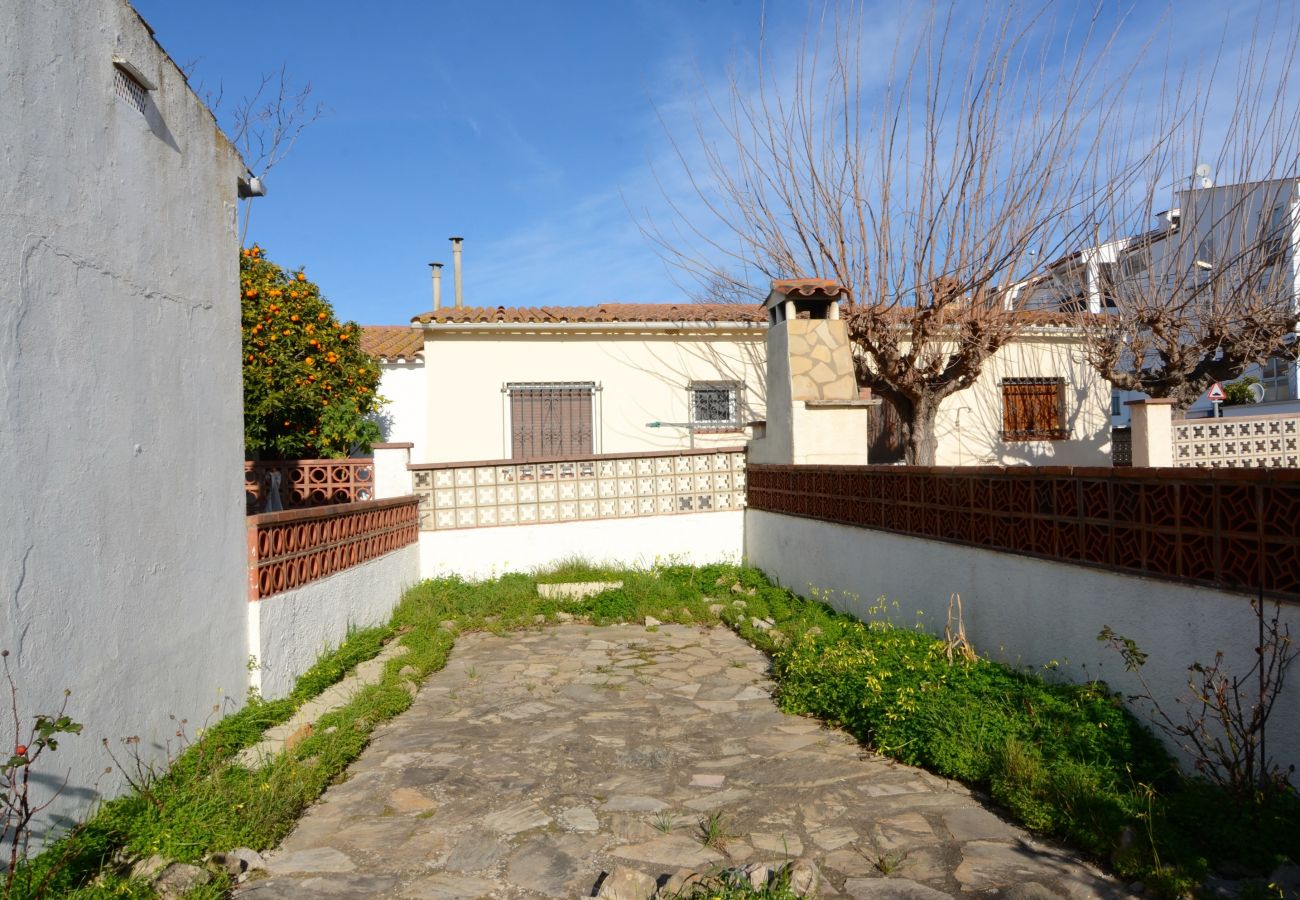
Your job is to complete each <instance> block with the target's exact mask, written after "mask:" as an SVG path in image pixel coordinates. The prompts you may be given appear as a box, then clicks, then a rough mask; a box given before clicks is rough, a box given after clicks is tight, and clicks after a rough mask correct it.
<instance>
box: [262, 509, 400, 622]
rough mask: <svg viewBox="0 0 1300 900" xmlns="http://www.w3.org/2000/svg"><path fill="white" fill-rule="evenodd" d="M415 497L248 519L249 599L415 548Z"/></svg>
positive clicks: (295, 510) (284, 512)
mask: <svg viewBox="0 0 1300 900" xmlns="http://www.w3.org/2000/svg"><path fill="white" fill-rule="evenodd" d="M417 515H418V507H417V506H416V501H415V498H413V497H397V498H393V499H391V500H357V501H353V502H350V503H340V504H337V505H334V506H320V507H316V508H314V509H293V510H285V511H282V512H273V513H261V514H259V515H253V516H249V517H248V520H247V522H248V576H249V583H248V598H249V599H250V600H260V599H263V598H265V597H270V596H273V595H275V594H278V593H280V592H282V591H288V590H292V589H293V588H296V587H301V586H302V585H304V584H307V583H308V582H312V581H316V580H317V579H320V578H325V577H327V576H329V575H333V574H334V573H335V572H341V571H343V570H344V569H347V568H350V567H351V566H355V565H359V564H360V563H363V562H365V561H366V560H370V559H374V558H376V557H378V556H382V555H384V554H385V553H389V552H391V551H393V550H397V549H399V548H401V547H405V546H407V545H408V544H414V543H415V542H416V541H417V540H419V538H420V534H419V531H418V530H417V528H416V517H417Z"/></svg>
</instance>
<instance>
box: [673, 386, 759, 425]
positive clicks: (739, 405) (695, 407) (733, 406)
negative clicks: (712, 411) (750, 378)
mask: <svg viewBox="0 0 1300 900" xmlns="http://www.w3.org/2000/svg"><path fill="white" fill-rule="evenodd" d="M744 389H745V385H744V383H743V382H740V381H692V382H691V383H690V384H689V385H687V387H686V403H687V408H688V412H689V413H690V416H689V421H690V423H691V428H692V429H717V430H720V431H722V430H726V431H739V430H740V429H741V428H742V427H743V423H742V422H741V421H740V420H741V416H742V413H743V409H744V396H743V395H744ZM704 391H726V392H727V413H728V417H727V418H725V419H719V418H712V419H701V418H700V416H699V412H700V404H699V402H698V398H697V396H696V395H697V394H698V393H702V392H704Z"/></svg>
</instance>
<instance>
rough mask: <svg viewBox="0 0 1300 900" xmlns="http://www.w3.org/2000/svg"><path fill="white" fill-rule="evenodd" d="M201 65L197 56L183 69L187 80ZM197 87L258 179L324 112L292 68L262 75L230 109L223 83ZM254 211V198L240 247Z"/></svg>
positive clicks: (246, 211)
mask: <svg viewBox="0 0 1300 900" xmlns="http://www.w3.org/2000/svg"><path fill="white" fill-rule="evenodd" d="M198 64H199V60H197V59H196V60H192V61H190V62H188V63H186V64H185V65H184V66H183V67H182V72H184V74H185V77H186V79H187V80H188V79H190V78H191V77H192V75H193V73H194V71H195V70H196V69H197V67H198ZM194 90H195V93H197V94H198V95H199V96H201V97H202V98H203V100H204V102H205V103H207V104H208V107H209V108H210V109H211V110H212V112H213V114H214V115H216V116H217V117H218V119H219V120H222V124H223V126H224V127H225V129H226V134H227V136H228V137H229V138H230V142H231V143H232V144H234V145H235V148H236V149H238V150H239V153H240V155H241V156H242V157H243V159H244V164H245V165H246V166H248V170H249V172H251V173H252V174H253V175H256V176H257V177H258V178H265V177H266V176H267V173H269V172H270V171H271V170H272V169H273V168H275V166H276V165H277V164H278V163H280V162H282V161H283V160H284V158H285V157H287V156H288V155H289V154H290V153H291V152H292V151H293V148H294V146H295V145H296V144H297V143H298V138H300V137H301V136H302V133H303V131H305V130H306V129H307V128H308V126H310V125H312V124H313V123H315V122H316V120H317V119H319V118H320V117H321V116H323V115H324V114H325V106H324V104H322V103H319V102H317V101H316V100H315V99H314V98H313V96H312V86H311V82H307V83H305V84H304V85H303V86H302V87H301V88H299V87H295V86H294V83H293V76H291V75H290V74H289V69H288V66H281V67H280V71H279V72H268V73H265V74H263V75H262V77H261V79H260V81H259V82H258V84H257V87H256V89H255V90H254V91H253V92H252V93H251V94H247V95H245V96H244V97H243V98H241V99H240V100H239V101H238V102H237V103H234V104H232V105H230V106H229V107H226V106H225V87H224V85H223V84H218V86H217V88H216V89H215V90H208V89H207V88H206V86H205V85H203V84H202V83H200V84H198V85H197V86H195V89H194ZM251 215H252V202H251V200H249V199H245V200H244V224H243V226H242V227H241V229H240V234H239V242H240V244H241V245H242V244H243V243H244V241H245V240H246V239H247V236H248V224H249V219H250V218H251Z"/></svg>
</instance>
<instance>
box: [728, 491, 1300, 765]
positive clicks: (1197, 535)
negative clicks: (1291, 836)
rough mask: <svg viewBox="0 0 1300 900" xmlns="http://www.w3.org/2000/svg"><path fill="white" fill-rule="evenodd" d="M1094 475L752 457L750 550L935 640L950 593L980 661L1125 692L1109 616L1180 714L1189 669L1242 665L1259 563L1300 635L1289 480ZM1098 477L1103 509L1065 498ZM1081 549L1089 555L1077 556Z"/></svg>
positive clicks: (1279, 709) (1293, 695)
mask: <svg viewBox="0 0 1300 900" xmlns="http://www.w3.org/2000/svg"><path fill="white" fill-rule="evenodd" d="M1105 471H1106V470H1082V471H1080V470H1075V471H1069V470H1044V469H1019V470H1016V469H991V470H987V471H984V470H931V469H919V468H907V467H798V469H794V468H792V467H782V466H771V467H767V466H754V467H751V470H750V484H751V489H750V497H749V506H748V508H747V509H746V512H745V555H746V557H747V558H748V560H749V562H750V563H752V564H753V565H755V566H757V567H759V568H761V569H763V570H764V571H765V572H767V573H768V574H769V576H771V577H772V578H774V579H776V580H778V581H779V582H780V583H782V584H784V585H785V586H787V587H789V588H791V589H792V590H795V591H797V592H798V593H801V594H805V595H809V594H816V595H817V596H820V597H822V598H823V599H826V600H827V601H828V602H830V603H832V604H833V605H834V606H836V607H837V608H839V609H842V610H844V611H847V612H851V613H853V614H855V615H857V616H859V617H861V618H864V619H865V618H870V617H872V616H880V615H882V614H883V615H888V616H889V617H890V618H892V620H893V621H894V622H895V624H902V625H904V626H911V625H913V624H915V623H918V622H919V624H921V625H922V626H923V627H924V628H926V629H927V630H929V631H931V632H932V633H936V634H940V635H942V634H943V631H944V627H945V623H946V622H947V616H948V609H949V600H950V598H951V595H952V594H953V593H954V592H955V593H958V594H960V595H961V599H962V605H963V613H964V624H965V628H966V632H967V635H968V637H969V639H970V640H971V642H972V643H973V644H974V646H975V648H976V650H977V651H978V652H980V653H981V654H982V655H984V656H987V657H989V658H992V659H995V660H998V661H1002V662H1007V663H1010V664H1013V665H1021V666H1027V667H1031V668H1035V669H1038V668H1040V667H1043V666H1049V667H1051V668H1052V669H1054V670H1055V671H1056V675H1055V676H1050V677H1064V678H1068V679H1070V680H1074V681H1082V680H1086V679H1094V678H1100V679H1103V680H1105V681H1107V682H1108V683H1109V684H1110V685H1111V687H1112V688H1113V689H1115V690H1119V691H1122V692H1123V693H1125V694H1133V693H1136V692H1137V691H1139V690H1140V685H1139V684H1138V682H1137V680H1136V678H1135V676H1133V675H1132V674H1131V673H1128V672H1126V671H1125V669H1124V665H1123V661H1122V660H1121V659H1120V657H1119V656H1118V654H1117V653H1115V652H1113V651H1112V650H1110V649H1108V648H1107V647H1106V646H1104V645H1103V644H1102V643H1100V642H1099V641H1098V640H1097V635H1098V633H1099V632H1100V631H1101V630H1102V628H1104V627H1106V626H1110V627H1111V628H1112V629H1114V631H1115V632H1117V633H1119V634H1122V635H1125V636H1127V637H1129V638H1132V639H1133V640H1135V641H1136V642H1137V644H1138V645H1139V646H1140V648H1141V649H1142V650H1143V651H1144V652H1146V653H1147V654H1149V658H1148V661H1147V663H1146V666H1145V667H1144V669H1143V673H1144V674H1145V676H1146V678H1147V680H1148V682H1149V683H1150V685H1151V687H1152V689H1153V692H1154V694H1155V696H1156V697H1158V698H1160V700H1161V702H1162V704H1163V705H1164V706H1165V707H1166V709H1167V710H1170V711H1172V712H1174V713H1175V714H1179V715H1178V717H1181V716H1180V711H1179V708H1178V707H1177V706H1176V704H1175V701H1176V698H1178V697H1180V696H1183V695H1185V693H1186V687H1187V678H1188V666H1189V665H1191V664H1192V663H1193V662H1202V663H1207V664H1208V663H1211V662H1213V660H1214V655H1215V653H1216V652H1218V651H1223V653H1224V658H1225V661H1226V663H1227V665H1228V666H1229V667H1230V668H1231V669H1232V671H1233V672H1234V673H1236V674H1238V675H1244V674H1245V673H1246V672H1247V671H1248V670H1249V669H1250V667H1251V665H1252V664H1253V662H1254V659H1255V647H1256V645H1257V634H1258V631H1257V621H1256V619H1255V616H1254V614H1253V612H1252V610H1251V607H1250V599H1251V596H1252V594H1251V593H1249V592H1248V591H1247V590H1246V585H1247V584H1249V581H1248V579H1249V578H1251V577H1256V573H1258V576H1257V577H1259V578H1260V579H1262V580H1263V581H1264V582H1265V583H1266V585H1267V586H1268V587H1269V588H1270V589H1271V591H1272V593H1273V597H1274V599H1276V600H1277V601H1278V602H1279V603H1280V613H1281V619H1282V622H1283V623H1284V625H1289V627H1290V628H1291V630H1292V634H1293V635H1295V636H1297V637H1300V604H1298V603H1297V602H1296V599H1297V597H1296V588H1295V582H1294V580H1293V579H1294V577H1295V572H1294V560H1295V559H1296V556H1295V552H1296V547H1295V544H1296V541H1297V529H1296V526H1295V524H1294V523H1295V516H1294V514H1293V513H1292V512H1291V510H1293V509H1294V508H1295V507H1294V505H1288V504H1294V503H1295V501H1296V499H1297V494H1300V478H1298V477H1296V476H1297V473H1281V472H1279V471H1276V470H1275V471H1273V472H1272V473H1270V472H1266V471H1258V470H1256V471H1240V470H1238V471H1232V472H1222V471H1220V472H1198V471H1196V470H1186V469H1179V470H1146V471H1145V472H1143V471H1140V470H1126V471H1125V472H1122V473H1111V474H1110V475H1103V474H1102V473H1103V472H1105ZM1099 484H1100V486H1099ZM1053 485H1054V487H1055V493H1054V491H1053V489H1052V487H1053ZM1102 487H1104V488H1105V492H1104V498H1105V499H1104V502H1103V501H1102V500H1101V499H1100V498H1099V499H1098V505H1097V506H1096V507H1090V506H1088V504H1087V503H1086V502H1085V503H1084V504H1083V505H1082V506H1078V505H1077V501H1078V500H1079V497H1080V494H1081V492H1087V491H1101V488H1102ZM1071 494H1073V497H1074V499H1073V500H1071V499H1069V496H1065V499H1061V496H1062V495H1071ZM1054 496H1055V497H1056V499H1055V500H1054V499H1053V497H1054ZM1184 500H1186V501H1187V502H1185V503H1184V502H1182V501H1184ZM976 501H978V505H977V504H976ZM1161 501H1163V502H1161ZM1202 501H1203V502H1204V503H1205V504H1207V505H1205V506H1203V505H1201V502H1202ZM1071 510H1073V512H1072V513H1071V512H1070V511H1071ZM1071 528H1073V532H1072V533H1069V534H1066V536H1064V537H1063V533H1066V532H1069V530H1070V529H1071ZM1089 542H1091V543H1089ZM1081 546H1083V547H1092V548H1093V550H1092V552H1091V555H1090V556H1086V557H1085V558H1080V547H1081ZM1197 554H1202V555H1200V556H1198V555H1197ZM1193 564H1194V565H1193ZM1284 570H1285V571H1287V572H1290V574H1289V575H1283V574H1281V573H1282V572H1283V571H1284ZM1256 584H1258V582H1256ZM880 597H885V598H887V600H888V601H890V602H888V603H886V604H884V605H883V608H882V607H881V605H880V604H879V603H878V598H880ZM895 601H896V604H897V605H896V606H895V605H894V602H895ZM873 607H874V609H873ZM1268 608H1269V609H1270V610H1271V609H1272V608H1273V606H1272V603H1271V602H1270V603H1269V604H1268ZM1291 675H1292V678H1291V681H1290V683H1289V684H1288V686H1287V687H1286V689H1285V691H1284V693H1283V694H1282V695H1281V696H1280V697H1279V699H1278V701H1277V705H1276V706H1275V708H1274V711H1273V717H1272V723H1273V724H1272V731H1271V732H1270V738H1269V747H1270V751H1271V753H1272V754H1273V755H1274V756H1275V757H1276V759H1277V761H1278V762H1279V763H1281V764H1282V765H1283V767H1285V766H1286V765H1290V764H1296V765H1300V670H1296V671H1293V672H1292V673H1291Z"/></svg>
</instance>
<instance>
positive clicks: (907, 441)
mask: <svg viewBox="0 0 1300 900" xmlns="http://www.w3.org/2000/svg"><path fill="white" fill-rule="evenodd" d="M909 406H910V408H909V409H906V410H899V414H900V415H902V416H903V441H904V445H905V447H906V450H907V457H906V462H907V464H908V465H909V466H933V465H934V464H935V457H936V455H937V453H938V450H939V441H938V438H937V437H936V435H935V430H934V426H935V419H936V418H937V417H938V415H939V404H938V403H936V402H933V401H931V400H928V399H925V400H920V401H913V402H912V403H911V404H909Z"/></svg>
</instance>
